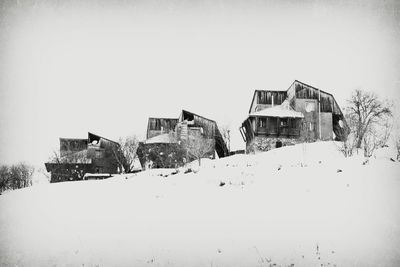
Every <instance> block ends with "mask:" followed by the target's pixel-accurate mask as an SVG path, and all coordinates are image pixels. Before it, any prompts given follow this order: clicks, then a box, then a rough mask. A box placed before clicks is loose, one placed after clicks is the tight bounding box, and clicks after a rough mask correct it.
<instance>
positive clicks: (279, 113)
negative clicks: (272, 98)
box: [249, 100, 304, 118]
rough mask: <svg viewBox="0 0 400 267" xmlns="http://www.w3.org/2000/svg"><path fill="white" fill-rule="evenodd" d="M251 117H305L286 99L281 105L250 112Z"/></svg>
mask: <svg viewBox="0 0 400 267" xmlns="http://www.w3.org/2000/svg"><path fill="white" fill-rule="evenodd" d="M249 116H250V117H280V118H304V115H303V113H301V112H298V111H295V110H293V109H292V108H291V107H290V105H289V102H288V101H287V100H285V101H284V102H283V103H282V104H281V105H278V106H274V107H271V108H266V109H262V110H260V111H255V112H253V113H250V115H249Z"/></svg>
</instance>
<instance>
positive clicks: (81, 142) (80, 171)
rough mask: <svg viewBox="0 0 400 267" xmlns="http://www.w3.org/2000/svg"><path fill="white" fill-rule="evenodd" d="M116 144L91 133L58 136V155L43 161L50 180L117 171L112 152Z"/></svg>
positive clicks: (63, 179)
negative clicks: (83, 136)
mask: <svg viewBox="0 0 400 267" xmlns="http://www.w3.org/2000/svg"><path fill="white" fill-rule="evenodd" d="M118 146H119V144H118V143H117V142H114V141H112V140H109V139H107V138H104V137H102V136H99V135H96V134H93V133H88V138H85V139H75V138H60V156H59V157H57V158H55V159H54V160H53V161H52V162H47V163H45V166H46V170H47V171H48V172H50V173H51V180H50V182H52V183H54V182H62V181H72V180H82V179H83V177H84V175H85V174H86V173H97V174H115V173H117V172H118V161H117V159H116V157H115V154H114V153H115V151H116V149H117V148H118Z"/></svg>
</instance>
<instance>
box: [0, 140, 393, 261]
mask: <svg viewBox="0 0 400 267" xmlns="http://www.w3.org/2000/svg"><path fill="white" fill-rule="evenodd" d="M337 146H338V145H337V144H335V143H333V142H323V143H314V144H308V145H306V146H304V145H297V146H293V147H283V148H280V149H276V150H273V151H270V152H267V153H261V154H257V155H236V156H232V157H229V158H224V159H219V160H214V161H212V160H203V161H202V166H201V167H200V168H199V167H198V166H192V168H193V169H195V170H196V172H195V173H194V172H190V173H186V174H184V173H183V169H182V170H180V172H179V173H178V174H172V173H173V172H175V170H149V171H146V172H142V173H138V174H136V175H121V176H118V177H114V178H110V179H107V180H101V181H82V182H66V183H60V184H50V185H42V186H36V187H31V188H26V189H22V190H18V191H14V192H9V193H7V194H5V195H3V196H0V257H1V259H0V265H1V266H275V265H274V264H276V265H277V266H279V265H280V266H335V265H336V266H400V175H399V174H400V164H399V163H396V162H392V161H390V160H389V158H390V156H388V154H390V151H389V152H387V153H386V152H385V153H381V155H378V154H377V155H378V156H377V158H376V159H370V161H369V162H368V163H366V164H364V165H363V163H365V159H364V158H362V157H356V156H355V157H352V158H347V159H346V158H344V157H343V156H342V155H341V154H340V153H339V152H338V151H337ZM193 165H196V164H195V163H194V164H193Z"/></svg>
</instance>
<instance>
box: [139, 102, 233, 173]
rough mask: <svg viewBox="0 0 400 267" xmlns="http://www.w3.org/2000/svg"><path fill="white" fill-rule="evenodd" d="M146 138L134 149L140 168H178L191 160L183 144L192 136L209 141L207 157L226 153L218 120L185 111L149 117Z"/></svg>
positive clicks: (225, 154) (192, 137)
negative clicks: (169, 116)
mask: <svg viewBox="0 0 400 267" xmlns="http://www.w3.org/2000/svg"><path fill="white" fill-rule="evenodd" d="M146 137H147V139H146V140H145V141H144V142H141V143H140V144H139V148H138V151H137V154H138V156H139V160H140V162H141V165H142V167H143V168H148V167H150V168H168V167H177V166H180V165H182V164H183V163H184V162H185V161H187V160H191V159H190V158H188V156H187V154H186V153H185V146H186V145H187V144H189V142H190V140H193V139H195V138H204V139H209V140H212V142H213V148H212V149H211V150H210V152H209V153H208V155H207V156H208V157H210V158H215V156H216V155H215V153H216V154H217V155H218V156H219V157H225V156H228V154H229V151H228V149H227V146H226V144H225V142H224V140H223V138H222V135H221V132H220V131H219V129H218V126H217V123H216V122H215V121H213V120H210V119H207V118H205V117H203V116H200V115H197V114H195V113H192V112H189V111H186V110H182V112H181V114H180V115H179V117H178V118H173V119H171V118H149V121H148V126H147V134H146Z"/></svg>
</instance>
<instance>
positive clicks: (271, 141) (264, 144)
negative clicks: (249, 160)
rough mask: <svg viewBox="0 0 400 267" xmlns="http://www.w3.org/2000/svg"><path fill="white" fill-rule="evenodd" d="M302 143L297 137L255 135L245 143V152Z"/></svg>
mask: <svg viewBox="0 0 400 267" xmlns="http://www.w3.org/2000/svg"><path fill="white" fill-rule="evenodd" d="M299 143H302V140H301V139H299V138H281V137H267V136H255V137H254V139H253V140H252V141H251V142H250V143H248V144H247V145H246V153H247V154H249V153H256V152H262V151H268V150H271V149H274V148H277V147H279V145H280V144H281V146H292V145H295V144H299Z"/></svg>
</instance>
